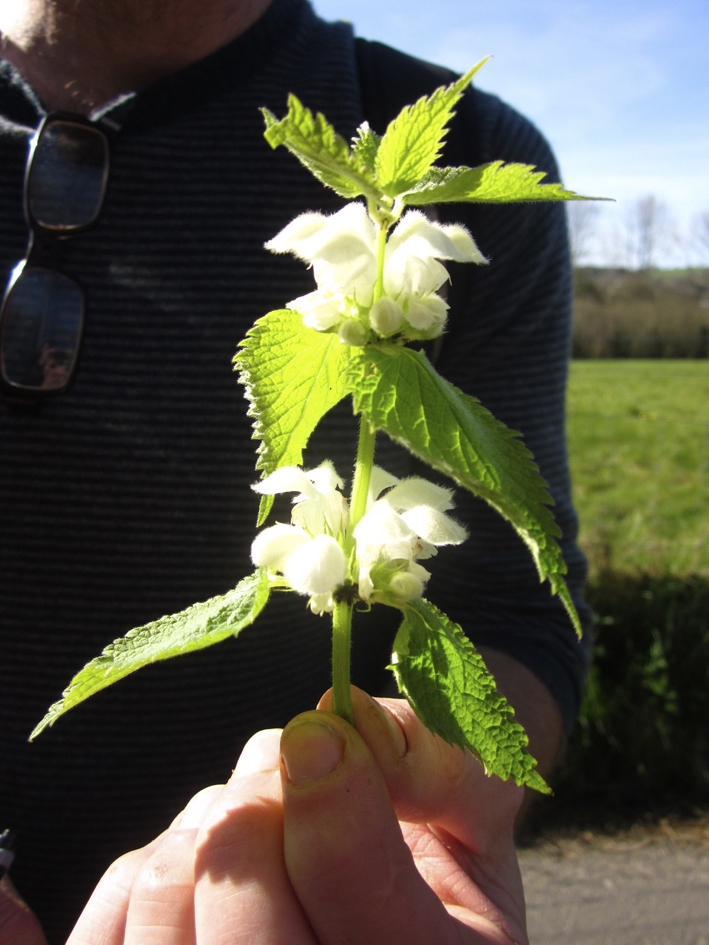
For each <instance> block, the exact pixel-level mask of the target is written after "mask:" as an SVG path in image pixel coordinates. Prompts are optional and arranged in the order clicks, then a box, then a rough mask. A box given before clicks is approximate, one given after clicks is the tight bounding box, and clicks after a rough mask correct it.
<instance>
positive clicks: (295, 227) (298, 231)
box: [264, 213, 328, 262]
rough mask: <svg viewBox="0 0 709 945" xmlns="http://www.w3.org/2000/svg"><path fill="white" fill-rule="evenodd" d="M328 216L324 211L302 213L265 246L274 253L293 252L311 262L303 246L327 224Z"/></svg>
mask: <svg viewBox="0 0 709 945" xmlns="http://www.w3.org/2000/svg"><path fill="white" fill-rule="evenodd" d="M327 222H328V218H327V217H326V216H325V214H324V213H301V214H300V216H298V217H296V218H295V220H291V222H290V223H289V224H288V225H287V226H285V227H283V229H282V230H281V231H280V232H279V233H276V235H275V236H274V237H273V238H272V239H270V240H269V241H268V242H267V243H264V247H265V248H266V249H268V250H270V252H272V253H293V255H294V256H299V257H300V259H303V260H305V261H306V262H310V257H309V256H307V255H305V254H304V253H303V246H304V245H306V246H307V243H308V240H310V238H311V237H313V236H315V235H316V234H317V233H319V232H320V231H321V230H323V229H324V228H325V227H326V226H327Z"/></svg>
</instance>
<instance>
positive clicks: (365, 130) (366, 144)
mask: <svg viewBox="0 0 709 945" xmlns="http://www.w3.org/2000/svg"><path fill="white" fill-rule="evenodd" d="M381 141H382V139H381V138H380V137H379V135H378V134H377V133H376V132H375V131H372V129H371V128H370V127H369V125H368V124H367V122H366V121H365V122H364V123H363V124H361V125H360V126H359V128H358V129H357V134H356V135H355V137H354V138H353V139H352V158H353V160H354V163H355V166H356V167H357V168H358V169H360V170H361V171H362V173H363V174H365V175H366V176H367V177H370V178H371V179H372V180H374V177H375V167H376V160H377V151H379V145H380V144H381Z"/></svg>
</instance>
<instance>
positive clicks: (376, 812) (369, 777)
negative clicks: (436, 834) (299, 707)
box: [281, 712, 465, 945]
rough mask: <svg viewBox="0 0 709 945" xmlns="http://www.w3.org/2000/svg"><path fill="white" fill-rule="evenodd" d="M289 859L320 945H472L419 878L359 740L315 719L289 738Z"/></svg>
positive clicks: (330, 719)
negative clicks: (468, 944)
mask: <svg viewBox="0 0 709 945" xmlns="http://www.w3.org/2000/svg"><path fill="white" fill-rule="evenodd" d="M281 752H282V754H283V761H284V771H283V806H284V816H285V835H284V844H285V857H286V864H287V869H288V874H289V876H290V879H291V882H292V884H293V887H294V889H295V891H296V893H297V895H298V898H299V899H300V902H301V903H302V905H303V907H304V909H305V911H306V913H307V915H308V917H309V919H310V922H311V924H312V926H313V929H314V931H315V935H316V939H317V941H318V943H319V945H335V943H337V945H344V943H358V945H360V943H365V942H366V943H367V945H393V943H407V945H419V943H420V945H424V943H425V945H430V943H432V942H436V943H437V945H446V943H453V942H455V943H456V945H460V943H461V942H463V941H465V939H464V938H462V937H461V931H462V930H461V927H460V925H459V924H458V923H456V922H454V921H453V920H451V919H450V917H449V915H448V913H447V912H446V910H445V908H444V906H443V905H442V904H441V902H440V900H439V899H438V897H437V896H436V895H435V894H434V893H433V891H432V890H431V889H430V888H429V887H428V886H427V885H426V883H425V882H424V881H423V879H422V878H421V876H420V875H419V873H418V871H417V869H416V866H415V864H414V861H413V857H412V855H411V853H410V851H409V849H408V847H407V846H406V844H405V843H404V840H403V838H402V835H401V831H400V829H399V824H398V822H397V819H396V816H395V814H394V810H393V808H392V805H391V801H390V799H389V794H388V790H387V785H386V782H385V781H384V778H383V777H382V774H381V772H380V771H379V768H378V766H377V763H376V762H375V760H374V758H373V757H372V754H371V752H370V751H369V749H368V748H367V746H366V745H365V743H364V741H363V740H362V739H361V738H360V737H359V735H358V734H357V732H356V731H355V730H354V729H353V728H352V727H351V726H350V725H348V724H347V723H346V722H344V721H343V720H342V719H340V718H339V717H337V716H334V715H330V714H329V713H328V714H325V713H323V712H310V713H305V714H303V715H301V716H298V717H297V718H296V719H294V720H293V721H292V722H291V723H290V724H289V725H288V726H287V727H286V729H285V730H284V733H283V738H282V740H281Z"/></svg>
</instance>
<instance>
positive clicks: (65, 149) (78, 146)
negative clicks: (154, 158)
mask: <svg viewBox="0 0 709 945" xmlns="http://www.w3.org/2000/svg"><path fill="white" fill-rule="evenodd" d="M107 178H108V141H107V139H106V137H105V135H104V134H103V132H101V131H99V130H98V129H95V128H88V127H85V126H84V125H79V124H76V123H75V122H72V121H66V120H64V119H57V120H54V121H50V122H48V123H47V124H46V125H45V126H44V128H43V129H42V131H41V133H40V136H39V138H38V140H37V142H36V144H35V149H34V155H33V157H32V163H31V165H30V171H29V176H28V180H27V208H28V210H29V213H30V216H31V218H32V219H33V220H34V221H35V223H37V224H39V225H40V226H43V227H45V228H46V229H49V230H57V231H62V230H72V229H76V228H78V227H84V226H89V225H90V224H91V223H93V222H94V220H95V219H96V218H97V216H98V213H99V210H100V209H101V204H102V202H103V195H104V191H105V189H106V180H107Z"/></svg>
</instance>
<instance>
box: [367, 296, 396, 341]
mask: <svg viewBox="0 0 709 945" xmlns="http://www.w3.org/2000/svg"><path fill="white" fill-rule="evenodd" d="M403 321H404V310H403V309H402V307H401V306H400V305H399V303H398V302H395V301H394V299H390V298H389V297H388V296H386V295H383V296H382V297H381V298H380V299H377V301H376V302H375V303H374V305H373V306H372V307H371V309H370V311H369V324H370V325H371V326H372V328H373V329H374V330H375V331H376V333H377V334H378V335H379V336H380V337H381V338H388V337H389V335H393V334H394V333H395V332H397V331H398V330H399V329H400V328H401V325H402V322H403Z"/></svg>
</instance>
